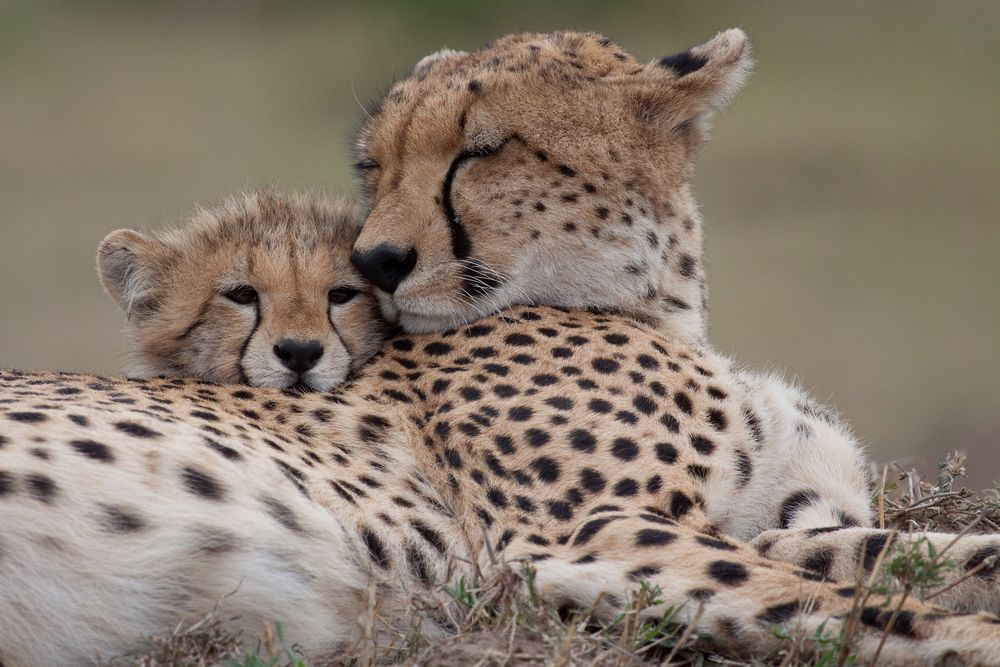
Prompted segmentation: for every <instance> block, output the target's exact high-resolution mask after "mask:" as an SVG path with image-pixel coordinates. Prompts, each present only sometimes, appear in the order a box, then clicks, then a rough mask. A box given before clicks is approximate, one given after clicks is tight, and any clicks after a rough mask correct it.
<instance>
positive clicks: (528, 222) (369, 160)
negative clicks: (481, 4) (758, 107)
mask: <svg viewBox="0 0 1000 667" xmlns="http://www.w3.org/2000/svg"><path fill="white" fill-rule="evenodd" d="M749 66H750V61H749V56H748V49H747V42H746V38H745V36H744V34H743V33H742V32H741V31H740V30H728V31H726V32H723V33H720V34H719V35H717V36H716V37H715V38H713V39H712V40H710V41H708V42H706V43H705V44H702V45H700V46H696V47H694V48H692V49H689V50H687V51H684V52H683V53H680V54H677V55H674V56H668V57H665V58H660V59H657V60H654V61H652V62H649V63H646V64H643V63H640V62H638V61H637V60H636V59H635V58H633V57H632V56H630V55H627V54H625V53H623V52H622V51H621V50H620V49H619V48H618V47H617V46H616V45H615V44H613V43H612V42H611V41H610V40H608V39H605V38H603V37H601V36H599V35H594V34H581V33H554V34H541V35H540V34H518V35H511V36H508V37H504V38H502V39H499V40H497V41H496V42H493V43H492V44H490V45H489V46H487V47H485V48H484V49H482V50H480V51H476V52H472V53H462V52H454V51H443V52H441V53H438V54H435V55H433V56H429V57H428V58H425V59H424V60H422V61H421V62H420V63H418V65H417V66H416V68H415V69H414V71H413V73H412V75H411V76H410V77H409V78H407V79H405V80H404V81H402V82H400V83H398V84H396V85H395V86H394V87H393V88H392V89H391V90H390V91H389V92H388V94H387V95H386V96H385V98H384V99H383V100H382V102H381V104H380V106H379V108H378V110H377V111H375V112H374V113H373V114H372V117H371V119H370V120H369V121H368V123H367V124H366V125H365V126H364V127H363V129H362V130H361V132H360V133H359V136H358V138H357V141H356V150H357V152H358V158H359V159H358V162H357V168H358V169H359V170H360V171H361V174H362V178H363V183H364V189H365V191H366V200H367V203H368V216H367V221H366V222H365V226H364V228H363V230H362V233H361V236H360V237H359V238H358V241H357V243H356V244H355V248H354V253H353V255H352V257H351V261H352V262H353V263H354V265H355V266H356V267H357V268H358V269H359V271H361V273H362V274H364V275H365V276H367V277H368V278H369V279H371V281H372V282H374V283H375V284H376V285H377V286H378V287H379V288H380V293H379V298H380V301H381V302H382V307H383V312H384V313H385V314H386V316H388V317H389V318H392V319H398V320H399V322H400V323H401V324H402V326H403V327H404V328H405V329H406V330H408V331H412V332H425V331H433V330H441V329H447V328H449V327H452V326H455V325H457V324H460V323H463V322H467V321H470V320H474V319H477V318H479V317H481V316H484V315H486V314H490V313H493V312H496V311H497V310H500V309H502V308H505V307H507V306H510V305H515V304H548V305H556V306H567V307H584V308H596V309H609V310H616V311H619V312H623V313H626V314H630V315H633V316H635V317H637V318H639V319H642V320H646V321H652V322H653V323H655V324H658V325H659V326H661V327H662V328H664V329H667V330H668V331H669V332H671V333H673V334H675V335H678V336H681V337H684V338H688V339H699V340H700V339H701V337H702V336H703V335H704V329H705V308H706V298H707V297H706V293H705V284H704V275H703V269H702V261H701V245H702V236H701V224H700V219H699V217H698V213H697V210H696V207H695V204H694V200H693V198H692V194H691V186H690V183H691V178H692V172H693V163H694V158H695V153H696V149H697V148H698V146H699V145H700V144H701V143H702V141H703V140H704V138H705V135H706V131H707V120H708V118H709V117H710V116H711V115H712V113H713V112H714V111H716V110H717V109H719V108H720V107H721V106H722V105H723V104H725V102H726V101H727V100H728V99H729V98H730V97H731V96H732V95H733V93H735V92H736V90H737V89H738V88H739V87H740V86H741V85H742V83H743V80H744V79H745V77H746V74H747V72H748V70H749Z"/></svg>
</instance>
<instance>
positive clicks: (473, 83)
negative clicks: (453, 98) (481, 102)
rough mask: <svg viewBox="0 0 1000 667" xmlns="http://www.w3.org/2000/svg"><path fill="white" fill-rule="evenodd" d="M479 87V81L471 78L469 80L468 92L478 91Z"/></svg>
mask: <svg viewBox="0 0 1000 667" xmlns="http://www.w3.org/2000/svg"><path fill="white" fill-rule="evenodd" d="M480 87H481V86H480V84H479V82H478V81H477V80H475V79H472V80H470V81H469V92H470V93H478V92H479V89H480Z"/></svg>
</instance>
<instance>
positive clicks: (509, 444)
mask: <svg viewBox="0 0 1000 667" xmlns="http://www.w3.org/2000/svg"><path fill="white" fill-rule="evenodd" d="M493 442H494V443H495V444H496V446H497V449H499V450H500V453H501V454H513V453H514V452H516V451H517V448H516V447H515V446H514V441H513V440H512V439H511V438H510V437H509V436H506V435H498V436H496V437H495V438H493Z"/></svg>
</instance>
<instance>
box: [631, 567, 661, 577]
mask: <svg viewBox="0 0 1000 667" xmlns="http://www.w3.org/2000/svg"><path fill="white" fill-rule="evenodd" d="M659 573H660V568H658V567H656V566H655V565H643V566H641V567H637V568H636V569H634V570H631V571H630V572H629V573H628V577H629V579H631V580H633V581H643V580H646V579H649V578H650V577H655V576H656V575H658V574H659Z"/></svg>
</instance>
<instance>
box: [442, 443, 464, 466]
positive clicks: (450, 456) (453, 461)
mask: <svg viewBox="0 0 1000 667" xmlns="http://www.w3.org/2000/svg"><path fill="white" fill-rule="evenodd" d="M444 458H445V460H446V461H447V462H448V465H449V466H451V467H452V468H454V469H455V470H461V469H462V455H461V454H459V453H458V450H456V449H453V448H451V447H445V448H444Z"/></svg>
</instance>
